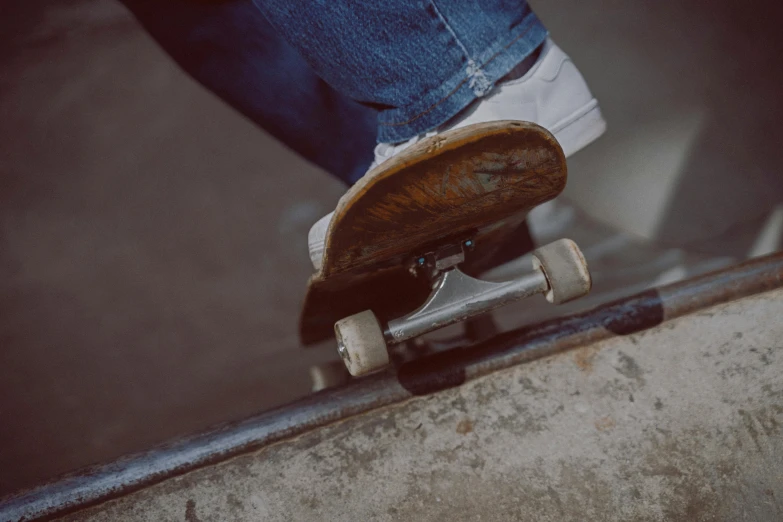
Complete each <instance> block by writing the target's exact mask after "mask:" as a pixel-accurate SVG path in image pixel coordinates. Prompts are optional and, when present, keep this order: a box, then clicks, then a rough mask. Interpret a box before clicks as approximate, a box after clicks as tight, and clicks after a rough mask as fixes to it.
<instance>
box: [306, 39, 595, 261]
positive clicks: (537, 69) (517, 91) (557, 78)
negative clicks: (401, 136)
mask: <svg viewBox="0 0 783 522" xmlns="http://www.w3.org/2000/svg"><path fill="white" fill-rule="evenodd" d="M498 120H519V121H529V122H533V123H537V124H538V125H541V126H542V127H544V128H545V129H547V130H549V132H551V133H552V134H554V135H555V138H557V141H558V142H560V146H561V147H562V148H563V152H564V153H565V155H566V157H568V156H570V155H572V154H573V153H575V152H577V151H578V150H580V149H582V148H583V147H585V146H586V145H588V144H590V143H592V142H593V141H595V140H596V139H598V137H599V136H601V134H603V133H604V131H606V122H605V121H604V119H603V117H602V116H601V110H600V109H599V107H598V101H597V100H596V99H595V98H593V95H592V94H591V93H590V89H589V88H588V87H587V83H586V82H585V80H584V78H583V77H582V75H581V74H580V73H579V71H578V70H577V68H576V66H575V65H574V63H573V62H572V61H571V59H570V58H569V57H568V55H566V54H565V53H564V52H563V51H562V50H561V49H560V48H559V47H558V46H557V45H555V43H554V42H553V41H552V40H551V39H547V41H546V42H545V43H544V46H543V48H542V50H541V54H540V56H539V58H538V60H537V61H536V63H535V64H533V66H532V67H531V68H530V70H529V71H528V72H527V73H525V75H524V76H522V77H521V78H519V79H516V80H509V81H506V82H503V83H501V84H499V85H497V86H495V88H494V89H492V90H491V91H490V92H489V94H487V96H485V97H484V98H482V99H480V100H478V102H477V103H474V104H473V105H472V107H470V108H469V109H468V110H467V111H466V112H465V113H464V114H460V115H459V116H458V117H457V118H455V119H453V120H451V121H449V122H448V123H446V124H445V125H444V126H443V127H442V128H440V129H438V130H436V131H431V132H428V133H426V134H422V135H419V136H416V137H414V138H411V139H410V140H408V141H406V142H403V143H399V144H396V145H395V144H389V143H379V144H378V145H377V146H376V147H375V161H374V162H373V164H372V165H371V166H370V170H372V169H373V168H375V167H376V166H378V165H379V164H381V163H383V162H384V161H386V160H387V159H389V158H391V157H393V156H394V155H396V154H398V153H399V152H401V151H403V150H405V149H407V148H408V147H410V146H411V145H413V144H414V143H417V142H419V141H421V140H422V139H425V138H428V137H430V136H434V135H436V134H437V133H439V132H444V131H447V130H452V129H458V128H460V127H465V126H467V125H472V124H475V123H484V122H489V121H498ZM332 214H333V212H332V213H329V214H327V215H326V216H324V217H322V218H321V219H320V220H318V222H317V223H316V224H315V225H313V227H312V228H311V229H310V233H309V234H308V238H307V239H308V241H307V242H308V246H309V249H310V260H311V261H312V262H313V267H315V269H316V270H320V268H321V261H322V260H323V251H324V239H325V238H326V232H327V229H328V228H329V221H330V220H331V218H332Z"/></svg>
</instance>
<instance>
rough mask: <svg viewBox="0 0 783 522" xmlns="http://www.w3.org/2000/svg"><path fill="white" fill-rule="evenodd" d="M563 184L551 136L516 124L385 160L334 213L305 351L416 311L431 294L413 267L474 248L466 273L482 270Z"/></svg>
mask: <svg viewBox="0 0 783 522" xmlns="http://www.w3.org/2000/svg"><path fill="white" fill-rule="evenodd" d="M566 178H567V168H566V161H565V156H564V154H563V151H562V149H561V148H560V145H559V144H558V143H557V140H556V139H555V138H554V136H552V134H551V133H549V132H548V131H547V130H545V129H544V128H542V127H540V126H538V125H535V124H533V123H527V122H518V121H499V122H490V123H481V124H476V125H471V126H468V127H465V128H462V129H457V130H453V131H449V132H445V133H442V134H439V135H436V136H433V137H431V138H428V139H425V140H422V141H421V142H419V143H417V144H415V145H413V146H411V147H409V148H408V149H406V150H404V151H402V152H401V153H399V154H398V155H396V156H394V157H393V158H391V159H389V160H387V161H386V162H384V163H383V164H381V165H380V166H378V167H376V168H375V169H373V170H372V171H370V172H368V173H367V174H366V175H365V176H364V177H363V178H362V179H361V180H359V182H358V183H356V185H354V186H353V187H351V189H350V190H349V191H348V192H346V194H345V195H344V196H343V197H342V198H341V199H340V201H339V203H338V205H337V208H336V210H335V213H334V216H333V217H332V220H331V223H330V224H329V228H328V230H327V234H326V241H325V245H324V253H323V261H322V265H321V268H320V270H318V271H317V272H316V273H315V274H314V275H313V276H312V277H311V278H310V280H309V282H308V287H307V294H306V297H305V301H304V305H303V308H302V314H301V316H300V323H299V327H300V330H299V331H300V338H301V340H302V343H303V344H312V343H315V342H319V341H322V340H324V339H327V338H329V337H332V336H333V334H334V331H333V327H334V323H335V322H336V321H338V320H340V319H342V318H345V317H347V316H349V315H352V314H356V313H359V312H362V311H364V310H370V309H371V310H372V311H373V312H374V313H375V314H376V315H377V316H378V318H379V319H380V320H381V321H384V320H388V319H390V318H392V317H395V316H399V315H402V314H405V313H408V312H410V311H412V310H413V309H415V308H416V307H417V306H419V305H420V304H421V303H423V302H424V301H425V300H426V298H427V296H428V295H429V292H430V290H431V282H430V281H429V279H428V278H426V277H420V276H419V277H417V276H416V271H415V270H413V267H414V265H415V262H416V260H417V259H419V258H420V257H421V256H424V255H426V254H427V253H429V252H432V251H433V250H435V249H438V248H441V247H444V246H448V245H452V244H460V243H464V242H465V241H470V243H469V244H471V245H475V247H474V250H473V251H472V252H470V255H469V257H468V259H467V260H466V264H467V265H470V264H471V263H473V264H474V265H475V266H480V265H481V263H482V259H487V258H489V257H491V255H492V253H493V252H494V251H495V250H497V249H498V248H499V247H500V246H501V245H502V244H503V240H504V239H507V238H508V236H509V235H510V233H511V232H513V231H514V230H516V229H517V228H518V227H519V226H520V225H521V224H522V223H523V221H524V220H525V217H526V216H527V213H528V212H529V211H530V210H531V209H533V208H534V207H536V206H537V205H540V204H541V203H544V202H546V201H548V200H550V199H552V198H554V197H555V196H557V195H558V194H559V193H560V192H561V191H562V190H563V188H564V187H565V184H566Z"/></svg>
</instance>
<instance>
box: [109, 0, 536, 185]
mask: <svg viewBox="0 0 783 522" xmlns="http://www.w3.org/2000/svg"><path fill="white" fill-rule="evenodd" d="M122 1H123V3H124V4H125V5H126V6H127V7H128V8H129V9H130V10H131V11H132V12H133V13H134V15H135V16H136V18H137V19H138V20H139V21H140V22H141V24H142V25H143V26H144V27H145V29H146V30H147V31H148V32H149V33H150V34H151V35H152V37H153V38H155V39H156V40H157V42H158V43H159V44H160V45H161V46H162V47H163V49H164V50H165V51H167V52H168V53H169V54H170V55H171V56H172V57H173V58H174V59H175V60H176V61H177V63H178V64H179V65H180V66H181V67H182V68H183V69H184V70H185V71H186V72H187V73H188V74H190V75H191V76H193V77H194V78H195V79H196V80H198V81H199V82H200V83H202V84H203V85H204V86H206V87H207V88H208V89H210V90H211V91H213V92H214V93H215V94H217V95H218V96H220V97H221V98H222V99H223V100H225V101H226V102H227V103H228V104H230V105H231V106H233V107H234V108H236V109H237V110H239V111H240V112H241V113H243V114H244V115H245V116H246V117H248V118H249V119H251V120H252V121H253V122H255V123H256V124H257V125H258V126H260V127H261V128H263V129H264V130H265V131H267V132H269V133H270V134H271V135H273V136H274V137H275V138H277V139H278V140H280V141H282V142H283V143H284V144H286V145H287V146H288V147H290V148H291V149H293V150H294V151H295V152H297V153H299V154H300V155H302V156H303V157H305V158H306V159H308V160H310V161H311V162H313V163H315V164H316V165H318V166H320V167H322V168H324V169H325V170H326V171H328V172H329V173H331V174H333V175H335V176H336V177H338V178H340V179H341V180H343V181H344V182H346V183H347V184H349V185H350V184H353V183H354V182H355V181H356V180H357V179H359V178H360V177H361V176H362V175H363V174H364V173H365V171H366V170H367V167H368V166H369V164H370V162H371V161H372V158H373V151H372V149H373V146H374V144H375V141H376V139H377V141H382V142H397V141H404V140H407V139H409V138H411V137H413V136H415V135H417V134H420V133H422V132H426V131H428V130H431V129H434V128H436V127H438V126H440V125H442V124H443V123H445V122H446V121H448V120H449V119H451V118H452V117H453V116H455V115H456V114H457V113H458V112H460V111H461V110H462V109H464V108H465V107H467V106H468V105H469V104H470V103H471V102H472V101H473V100H475V99H476V98H478V97H480V96H482V95H483V94H485V93H486V92H487V91H488V90H489V89H490V88H491V87H492V85H493V84H494V83H495V82H496V81H497V80H498V79H500V78H502V77H503V76H505V75H506V74H507V73H508V72H509V71H511V70H512V69H513V68H514V67H515V66H516V65H517V64H519V63H520V62H522V61H523V60H524V59H525V58H526V57H527V56H528V55H530V54H531V53H532V52H533V51H534V50H535V49H536V48H537V47H538V46H539V45H540V44H541V43H542V42H543V41H544V40H545V38H546V29H544V26H543V25H542V24H541V22H540V21H539V20H538V18H537V17H536V16H535V14H534V13H533V12H532V11H531V10H530V7H529V6H528V5H527V2H525V1H524V0H306V1H305V0H302V1H291V0H222V1H219V2H215V1H203V0H198V1H197V0H122ZM254 3H255V6H254V5H253V4H254Z"/></svg>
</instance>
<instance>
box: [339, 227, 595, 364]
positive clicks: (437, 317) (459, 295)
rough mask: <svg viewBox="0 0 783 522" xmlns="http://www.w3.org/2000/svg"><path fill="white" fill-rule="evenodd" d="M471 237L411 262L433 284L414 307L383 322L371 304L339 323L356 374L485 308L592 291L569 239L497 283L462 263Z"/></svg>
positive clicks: (555, 299)
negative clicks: (519, 272)
mask: <svg viewBox="0 0 783 522" xmlns="http://www.w3.org/2000/svg"><path fill="white" fill-rule="evenodd" d="M472 246H473V243H472V241H471V240H467V241H463V242H461V243H460V244H458V245H451V246H447V247H445V248H442V249H440V250H438V251H436V252H434V253H430V254H427V255H425V256H418V257H417V258H415V260H414V263H413V265H412V266H414V267H418V269H423V270H429V273H428V275H429V276H430V277H431V278H432V280H433V289H432V292H431V293H430V295H429V297H428V298H427V301H426V302H425V303H424V304H423V305H422V306H420V307H419V308H418V309H416V310H414V311H413V312H411V313H409V314H407V315H405V316H403V317H400V318H397V319H391V320H390V321H388V324H387V326H386V328H383V327H382V326H381V324H380V322H379V321H378V319H377V317H376V316H375V314H374V313H373V312H372V311H371V310H365V311H364V312H361V313H358V314H355V315H352V316H350V317H347V318H345V319H342V320H340V321H337V322H336V323H335V325H334V330H335V335H336V337H337V344H338V352H339V353H340V356H341V357H342V358H343V362H344V363H345V365H346V367H347V368H348V371H349V372H350V373H351V374H352V375H354V376H360V375H364V374H367V373H370V372H374V371H376V370H380V369H382V368H383V367H384V366H386V365H387V364H389V353H388V351H387V346H390V345H394V344H399V343H401V342H404V341H407V340H410V339H413V338H415V337H418V336H420V335H423V334H425V333H428V332H432V331H434V330H438V329H440V328H443V327H445V326H448V325H450V324H454V323H457V322H460V321H464V320H466V319H468V318H471V317H474V316H477V315H481V314H484V313H486V312H489V311H491V310H494V309H496V308H499V307H501V306H504V305H506V304H509V303H511V302H513V301H518V300H520V299H523V298H525V297H530V296H532V295H535V294H545V296H546V299H547V301H549V302H550V303H553V304H561V303H565V302H568V301H571V300H573V299H576V298H579V297H582V296H584V295H586V294H587V293H588V292H589V291H590V287H591V280H590V273H589V272H588V270H587V264H586V262H585V259H584V256H583V255H582V252H581V251H580V250H579V247H577V246H576V243H574V242H573V241H571V240H570V239H561V240H559V241H555V242H554V243H550V244H548V245H546V246H543V247H541V248H539V249H537V250H535V251H534V252H533V271H532V272H531V273H529V274H527V275H525V276H522V277H520V278H517V279H513V280H511V281H506V282H502V283H493V282H489V281H482V280H480V279H476V278H473V277H471V276H468V275H467V274H465V273H464V272H462V271H461V270H460V269H459V268H458V265H459V264H460V263H462V262H463V261H464V260H465V250H466V249H469V248H472Z"/></svg>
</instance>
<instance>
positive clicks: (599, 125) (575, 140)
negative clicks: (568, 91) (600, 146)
mask: <svg viewBox="0 0 783 522" xmlns="http://www.w3.org/2000/svg"><path fill="white" fill-rule="evenodd" d="M549 130H550V132H551V133H552V134H554V135H555V138H557V141H558V142H559V143H560V146H561V147H562V148H563V152H564V153H565V155H566V157H569V156H571V155H572V154H574V153H576V152H578V151H580V150H582V149H583V148H585V147H586V146H588V145H589V144H590V143H592V142H594V141H595V140H597V139H598V138H599V137H600V136H601V135H602V134H603V133H604V132H606V121H604V118H603V116H602V115H601V109H600V107H599V106H598V100H596V99H595V98H593V99H592V100H591V101H590V103H587V104H585V105H583V106H582V107H581V108H579V109H578V110H576V111H574V112H573V113H571V115H569V116H568V117H567V118H563V119H562V120H560V121H559V122H557V123H556V124H555V125H553V126H552V127H550V129H549Z"/></svg>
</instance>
